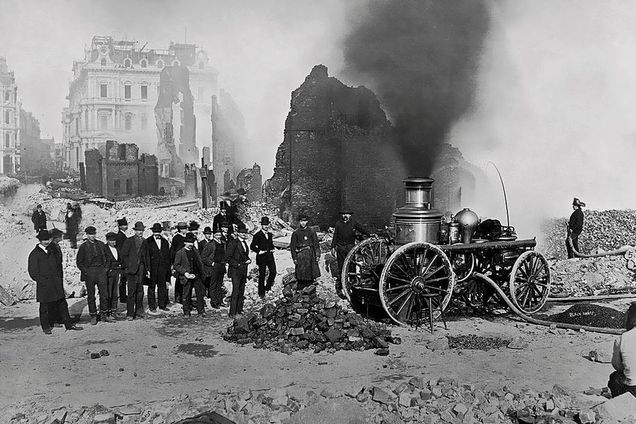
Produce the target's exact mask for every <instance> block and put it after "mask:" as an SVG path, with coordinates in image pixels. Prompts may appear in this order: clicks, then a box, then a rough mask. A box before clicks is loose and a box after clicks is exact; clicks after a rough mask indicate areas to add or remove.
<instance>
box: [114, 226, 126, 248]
mask: <svg viewBox="0 0 636 424" xmlns="http://www.w3.org/2000/svg"><path fill="white" fill-rule="evenodd" d="M127 238H128V236H126V233H124V232H123V231H121V230H119V231H117V235H116V236H115V247H117V250H118V251H120V252H121V249H123V248H124V243H125V242H126V239H127Z"/></svg>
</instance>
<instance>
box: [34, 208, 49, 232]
mask: <svg viewBox="0 0 636 424" xmlns="http://www.w3.org/2000/svg"><path fill="white" fill-rule="evenodd" d="M31 222H33V229H35V232H36V234H37V233H38V232H40V230H46V213H44V211H38V210H37V209H36V210H34V211H33V215H31Z"/></svg>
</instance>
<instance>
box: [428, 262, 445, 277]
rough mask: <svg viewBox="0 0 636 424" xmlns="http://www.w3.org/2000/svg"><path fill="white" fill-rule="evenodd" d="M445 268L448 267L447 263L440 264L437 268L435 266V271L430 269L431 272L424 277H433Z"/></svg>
mask: <svg viewBox="0 0 636 424" xmlns="http://www.w3.org/2000/svg"><path fill="white" fill-rule="evenodd" d="M443 269H446V266H445V264H442V265H440V266H438V267H437V268H435V270H434V271H430V272H428V273H426V274H424V275H423V276H422V277H424V278H427V277H431V276H433V275H435V274H437V273H438V272H440V271H441V270H443Z"/></svg>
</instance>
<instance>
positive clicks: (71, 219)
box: [64, 202, 82, 249]
mask: <svg viewBox="0 0 636 424" xmlns="http://www.w3.org/2000/svg"><path fill="white" fill-rule="evenodd" d="M64 222H65V223H66V236H67V237H68V239H69V241H70V242H71V247H72V248H73V249H77V234H78V233H79V226H80V222H82V209H81V208H80V206H79V203H77V202H73V204H69V205H67V209H66V216H65V217H64Z"/></svg>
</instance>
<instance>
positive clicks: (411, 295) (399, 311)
mask: <svg viewBox="0 0 636 424" xmlns="http://www.w3.org/2000/svg"><path fill="white" fill-rule="evenodd" d="M412 298H413V292H412V291H409V295H408V297H407V298H406V299H405V300H404V302H402V305H400V307H399V308H398V310H397V311H396V314H397V315H398V316H399V315H401V314H402V311H403V310H404V307H405V306H406V304H407V303H410V301H411V299H412Z"/></svg>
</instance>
